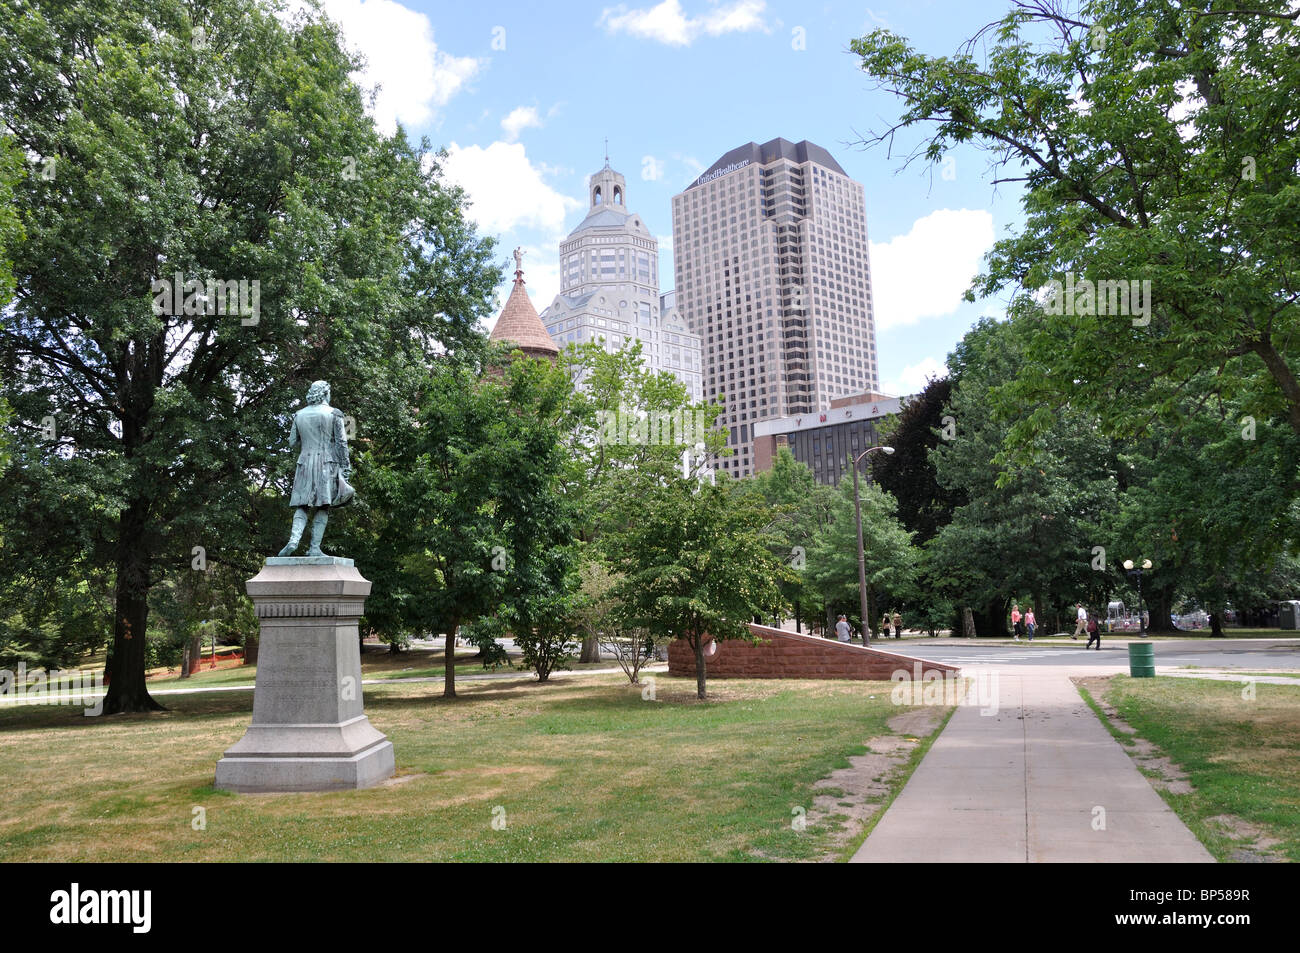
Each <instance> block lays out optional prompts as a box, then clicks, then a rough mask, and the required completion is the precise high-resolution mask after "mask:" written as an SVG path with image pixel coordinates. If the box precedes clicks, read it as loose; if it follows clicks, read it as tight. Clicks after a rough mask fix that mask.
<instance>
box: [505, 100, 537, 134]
mask: <svg viewBox="0 0 1300 953" xmlns="http://www.w3.org/2000/svg"><path fill="white" fill-rule="evenodd" d="M501 128H502V129H504V130H505V133H506V141H507V142H514V141H515V140H516V139H518V138H519V134H520V133H521V132H523V131H524V130H525V129H528V128H535V129H540V128H542V117H541V116H539V115H537V110H536V109H534V108H533V107H532V106H516V107H515V108H514V109H512V110H510V113H509V115H507V116H506V117H505V118H504V119H502V120H501Z"/></svg>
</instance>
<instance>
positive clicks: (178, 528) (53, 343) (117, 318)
mask: <svg viewBox="0 0 1300 953" xmlns="http://www.w3.org/2000/svg"><path fill="white" fill-rule="evenodd" d="M282 14H283V10H282V9H279V8H277V6H276V5H275V4H273V3H263V2H256V0H212V2H207V3H193V2H186V0H88V2H83V3H78V4H66V3H58V2H44V0H28V2H24V3H21V4H18V5H15V4H6V5H4V6H3V8H0V115H2V116H3V117H4V118H3V122H4V123H5V124H6V127H7V128H6V130H5V131H6V132H7V133H8V134H10V135H11V136H12V137H13V139H14V140H15V142H16V143H17V145H18V147H19V148H21V149H22V150H24V151H25V152H26V153H27V154H28V155H29V156H31V157H33V158H34V161H35V162H36V163H37V166H38V168H39V169H40V170H41V174H33V175H29V176H27V177H26V178H25V179H24V180H23V181H22V182H21V183H20V184H19V186H18V188H17V191H16V194H15V198H14V202H15V207H16V208H17V209H18V212H19V214H20V216H21V220H22V224H23V225H24V227H25V228H26V231H27V237H26V240H25V241H24V242H23V243H22V244H21V245H20V246H19V248H18V250H17V252H16V254H15V257H14V275H15V281H16V286H17V295H16V299H15V302H14V306H13V308H12V309H11V310H7V311H5V312H4V313H3V317H2V318H0V363H3V365H4V366H5V367H6V368H9V369H11V373H9V374H7V375H6V377H5V381H4V383H5V391H6V393H5V396H7V397H8V399H9V401H10V403H11V404H12V406H13V409H14V416H15V426H16V427H17V439H18V441H19V450H18V452H17V453H15V460H14V462H13V464H12V465H11V466H12V467H18V468H20V469H21V470H22V471H23V477H24V478H25V479H28V480H48V479H64V478H66V479H67V480H68V482H67V484H66V486H65V489H66V490H67V492H68V493H69V494H70V495H71V496H72V497H76V495H77V491H78V490H79V486H78V484H77V482H76V481H77V479H78V478H79V476H78V474H77V473H72V472H62V471H60V472H57V473H56V472H54V471H55V468H54V467H52V465H51V464H52V461H53V459H54V458H55V457H63V458H67V457H69V456H72V457H75V458H76V459H78V460H80V461H84V462H85V463H87V464H89V465H90V466H91V467H93V468H94V470H95V471H96V472H98V473H102V474H107V475H111V483H112V485H113V486H114V487H115V488H116V489H115V495H114V496H113V497H112V498H111V500H110V501H109V502H110V503H111V506H109V507H108V508H107V512H106V514H105V515H106V517H107V518H106V519H105V520H104V521H103V522H102V523H100V524H99V525H97V526H96V527H94V528H93V530H92V532H93V533H95V534H97V535H98V537H99V538H98V539H97V540H96V541H95V542H96V544H97V545H102V546H103V548H105V549H106V550H107V551H108V552H109V554H110V558H111V564H112V566H113V570H114V577H115V597H114V603H115V607H114V613H113V641H112V647H111V662H110V668H109V675H110V677H111V683H110V686H109V690H108V696H107V698H106V699H105V708H104V710H105V711H106V712H123V711H143V710H150V709H153V708H156V707H158V706H157V704H156V703H155V702H154V701H153V699H152V698H151V697H150V696H149V694H148V691H147V690H146V688H145V682H144V659H145V654H144V647H145V646H144V642H145V631H146V628H147V620H148V611H149V608H148V596H149V592H150V589H151V587H152V586H154V585H155V584H156V583H157V581H158V580H159V579H160V578H161V576H162V574H163V571H164V570H165V569H166V568H168V567H178V566H180V565H183V564H185V563H188V562H189V560H190V558H191V552H192V549H193V547H194V546H204V547H205V548H206V550H207V556H208V558H215V559H220V558H222V553H223V550H224V551H227V552H231V553H233V554H236V555H238V554H246V553H247V552H248V551H249V550H251V549H253V548H254V547H255V546H256V545H257V544H256V542H255V541H256V539H257V535H256V534H257V530H258V527H256V526H253V525H251V523H250V520H249V518H248V517H249V515H250V513H252V512H253V508H252V500H251V497H252V495H253V494H254V493H255V492H256V490H257V488H258V486H259V485H261V486H263V487H267V488H268V489H269V491H270V492H275V491H276V490H283V488H284V482H285V480H286V479H287V476H288V473H289V471H290V469H291V467H290V466H288V462H291V461H287V454H286V451H285V448H284V434H285V433H286V432H287V429H288V428H287V423H288V414H289V413H290V412H291V411H292V410H293V409H294V407H295V406H296V405H298V404H299V403H301V400H302V394H303V393H304V392H305V390H306V387H307V385H308V384H309V383H310V381H311V380H313V379H315V378H325V379H328V380H330V382H331V383H332V384H333V390H334V395H335V397H336V399H337V400H338V401H339V403H340V404H341V405H342V406H344V407H345V409H346V410H347V411H348V413H350V414H352V415H354V416H355V418H356V420H357V421H358V422H359V423H358V428H359V429H360V430H361V431H363V432H364V431H365V430H366V429H367V428H374V429H377V430H378V429H382V428H383V427H385V426H387V425H389V423H390V422H391V421H392V419H393V418H394V417H400V416H401V415H402V414H403V413H405V410H406V407H407V406H409V404H410V397H409V394H410V392H411V391H412V389H413V387H414V382H415V381H416V380H418V378H419V371H420V369H421V368H422V366H423V364H424V363H425V353H426V351H427V350H428V349H429V348H431V347H435V346H437V347H442V348H447V349H452V350H456V349H461V348H465V347H467V346H473V345H474V342H475V341H476V340H477V337H478V336H477V334H476V332H475V331H474V330H473V325H474V324H475V322H476V321H477V319H478V318H479V317H481V316H484V315H485V314H486V313H487V310H488V305H489V297H490V294H491V289H492V287H493V286H494V284H495V281H496V279H497V277H498V274H497V273H496V272H495V270H494V269H493V268H492V267H490V263H489V260H488V259H489V255H490V245H489V244H487V243H485V242H483V241H481V240H480V239H478V238H477V237H476V236H475V234H474V230H473V228H472V226H470V225H469V224H468V223H467V222H466V220H465V219H464V217H463V215H462V210H461V206H462V204H463V196H462V195H461V194H460V193H459V192H458V191H457V190H455V189H451V188H448V187H446V186H444V185H443V184H442V182H441V180H440V172H439V167H438V162H437V160H436V157H434V156H432V155H430V154H429V153H428V151H427V147H425V146H424V145H421V146H420V147H415V146H413V145H411V144H410V143H408V141H407V140H406V137H405V135H404V134H403V133H402V132H401V131H400V130H399V131H398V133H397V134H396V135H395V136H393V137H384V136H382V135H380V134H379V133H378V132H377V131H376V130H375V127H374V124H373V122H372V121H371V120H370V119H369V118H368V117H367V116H366V114H365V111H364V109H363V96H362V92H361V90H360V89H358V87H357V86H356V85H355V84H354V83H353V81H352V80H351V79H350V78H349V76H350V75H351V74H352V73H353V72H354V71H356V70H357V69H358V67H359V66H360V63H359V62H358V61H357V60H356V59H355V58H354V57H352V56H351V55H349V54H347V53H346V52H345V51H344V49H343V44H342V42H341V38H340V35H339V32H338V30H337V28H336V27H335V26H333V25H332V24H330V23H328V22H326V21H323V20H321V19H320V18H319V16H318V15H317V14H315V13H313V12H312V11H307V12H300V13H299V14H297V15H296V16H295V18H294V19H293V20H292V21H291V22H290V23H288V24H286V19H285V18H284V16H283V15H282ZM177 275H179V276H180V280H181V282H182V285H181V287H171V283H172V282H173V281H174V280H175V276H177ZM157 281H162V282H164V283H165V284H163V285H157V284H155V282H157ZM207 281H214V282H238V281H245V282H247V283H248V284H246V285H244V286H243V289H242V290H243V292H244V293H243V297H242V300H241V302H240V303H241V305H248V307H247V308H239V309H232V308H230V307H229V304H230V302H229V301H227V302H225V303H226V304H227V308H226V309H225V310H224V311H223V309H222V308H221V307H219V306H218V300H219V296H218V295H214V293H213V291H214V288H215V286H206V287H204V286H203V285H202V283H204V282H207ZM189 282H195V283H196V284H194V285H190V284H187V283H189ZM253 282H257V284H256V286H254V285H253ZM224 287H225V286H224V285H223V286H222V287H221V288H216V290H217V291H220V290H222V289H224ZM200 288H202V290H199V289H200ZM254 288H256V293H257V300H256V304H257V306H256V309H254V307H253V303H254V297H253V295H254ZM232 311H237V313H231V312H232ZM47 417H53V418H54V419H55V420H56V422H57V425H58V426H57V438H56V439H55V440H43V439H42V438H43V436H44V434H43V433H42V428H41V421H42V420H43V419H44V418H47ZM8 482H9V480H6V483H8ZM55 495H57V494H55ZM281 515H282V518H283V520H284V521H285V522H286V523H287V517H288V510H287V508H286V509H285V510H284V511H283V514H281ZM280 533H283V529H281V530H280V531H279V532H278V533H276V534H275V535H277V536H278V535H280ZM233 558H235V556H233V555H232V557H231V561H233Z"/></svg>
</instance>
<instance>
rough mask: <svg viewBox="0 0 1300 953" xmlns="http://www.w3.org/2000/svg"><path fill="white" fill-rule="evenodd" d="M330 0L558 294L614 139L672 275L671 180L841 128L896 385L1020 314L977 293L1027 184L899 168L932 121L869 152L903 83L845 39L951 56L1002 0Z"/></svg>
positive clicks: (957, 168) (891, 383) (664, 278)
mask: <svg viewBox="0 0 1300 953" xmlns="http://www.w3.org/2000/svg"><path fill="white" fill-rule="evenodd" d="M322 5H323V7H324V8H325V10H326V11H327V13H329V14H330V16H332V17H333V18H334V19H336V20H338V21H339V22H340V23H341V24H342V26H343V29H344V32H345V34H346V36H347V38H348V41H349V43H350V44H352V45H353V46H354V47H355V48H356V49H358V50H359V51H360V52H362V53H363V54H364V55H365V56H366V57H367V59H368V61H369V64H370V66H369V68H368V70H367V71H366V73H365V74H363V75H360V76H358V79H359V81H361V82H362V84H363V85H366V86H369V87H375V86H378V87H379V92H378V95H377V99H376V101H375V104H374V110H373V111H374V115H375V118H376V121H377V122H378V123H379V124H380V125H381V126H382V127H385V128H388V129H391V128H393V125H394V124H395V123H396V122H399V121H400V122H401V123H402V125H403V126H405V127H406V129H407V131H408V133H410V134H411V135H412V137H413V138H418V137H419V136H422V135H423V136H427V137H428V138H429V139H430V141H431V142H432V144H433V145H434V146H435V147H445V148H446V149H448V151H449V153H450V157H449V159H448V162H447V164H446V173H447V176H448V178H450V179H452V180H453V181H456V182H457V183H458V184H460V185H462V186H464V187H465V188H466V190H467V191H468V192H469V194H470V197H471V199H472V200H473V205H472V207H471V209H470V215H471V217H472V218H474V219H475V220H476V221H477V222H478V223H479V225H480V229H481V230H482V232H483V233H485V234H490V235H493V236H495V237H497V238H499V240H500V242H501V244H500V247H499V248H498V257H499V259H500V261H501V262H503V263H505V262H506V261H507V260H508V258H509V255H510V251H511V250H512V249H513V248H514V247H515V246H516V245H520V246H523V247H524V249H525V251H526V258H525V262H524V267H525V270H526V273H527V282H528V289H529V292H530V294H531V295H532V299H533V303H534V305H536V307H537V309H538V310H539V311H540V310H542V309H543V308H544V307H545V306H546V305H547V304H549V303H550V301H551V299H552V297H553V296H554V294H555V292H556V291H558V289H559V280H558V267H557V257H558V243H559V240H560V239H561V238H562V237H563V236H564V235H566V234H567V233H568V232H569V231H570V230H572V229H573V228H574V227H575V226H576V225H577V224H578V222H579V221H581V219H582V217H583V215H584V214H585V213H586V208H587V202H586V181H587V176H588V175H589V174H591V173H593V172H595V171H596V170H597V169H599V168H600V167H601V166H602V165H603V163H604V148H605V146H604V141H605V139H606V137H608V139H609V156H610V163H611V165H613V166H614V167H615V168H616V169H618V170H619V171H620V172H622V173H623V174H624V175H625V176H626V177H627V180H628V206H629V208H631V209H632V210H633V211H635V212H637V213H638V214H640V215H641V216H642V218H643V219H644V220H645V222H646V224H647V225H648V226H649V228H650V230H651V231H652V232H653V233H654V234H655V235H657V236H658V237H659V239H660V285H661V289H662V290H667V289H668V288H670V287H671V286H672V283H673V282H672V254H671V236H672V216H671V198H672V196H673V195H674V194H676V193H677V192H680V191H681V190H682V189H683V188H684V187H685V186H686V185H687V184H688V183H689V182H690V181H691V179H692V178H694V176H696V175H698V174H699V172H701V171H702V170H703V169H705V168H707V167H708V166H709V165H710V164H711V163H712V162H713V161H714V160H715V159H717V158H718V157H719V156H721V155H722V154H723V153H724V152H727V151H728V150H730V149H732V148H734V147H736V146H738V145H742V144H744V143H747V142H749V141H751V140H753V141H756V142H764V141H766V140H768V139H772V138H775V137H777V136H784V137H785V138H787V139H790V140H792V141H798V140H800V139H809V140H811V141H813V142H816V143H818V144H819V145H821V146H824V147H825V148H826V149H828V150H829V151H830V152H831V154H832V155H834V156H835V158H836V159H837V160H838V161H839V163H840V164H841V165H842V166H843V167H844V169H845V170H846V171H847V172H848V174H849V175H850V176H852V177H853V178H855V179H857V180H858V181H860V182H862V183H863V184H864V186H865V188H866V199H867V221H868V230H869V233H870V238H871V257H872V262H871V265H872V272H873V279H874V291H875V311H876V316H877V332H876V334H877V343H878V348H879V354H880V371H881V381H882V386H883V389H885V390H886V391H888V392H891V393H900V392H911V391H914V390H916V389H918V388H919V387H920V386H921V385H922V383H923V381H924V377H925V375H926V374H927V373H930V372H933V371H935V370H937V369H938V368H939V367H940V366H941V365H942V364H943V362H944V360H945V358H946V356H947V354H948V352H949V350H951V348H952V346H953V345H954V344H955V343H956V342H957V341H958V340H959V339H960V338H961V336H962V334H963V333H965V331H966V330H967V329H968V328H969V327H970V326H971V324H972V323H974V322H975V321H976V320H977V319H978V318H979V317H980V315H981V314H996V315H999V316H1000V315H1001V313H1002V309H1003V303H1002V302H1001V301H984V302H978V303H975V304H966V303H963V302H961V300H960V298H961V293H962V291H963V290H964V289H965V288H966V286H967V284H968V283H969V279H970V278H971V276H972V275H974V274H975V273H976V272H977V271H978V270H979V268H980V263H981V259H982V256H983V254H984V253H985V252H986V251H987V250H988V249H989V247H990V246H991V244H992V242H993V241H994V239H995V237H997V236H1000V235H1003V234H1005V233H1006V230H1007V228H1008V226H1014V225H1017V224H1018V222H1019V207H1018V198H1019V193H1018V190H1017V189H1016V187H1015V186H1005V185H1004V186H1001V187H1000V188H996V189H995V187H994V186H993V185H992V184H991V183H990V181H989V180H990V178H991V176H990V173H989V171H988V168H987V160H986V158H985V156H983V155H982V154H980V153H978V152H976V151H974V150H971V151H964V152H959V153H957V154H956V155H955V157H954V160H955V161H954V162H953V163H952V164H950V166H949V167H948V168H947V169H946V170H945V169H944V168H942V167H939V166H932V165H928V164H926V163H924V162H917V163H914V164H913V165H912V166H910V167H908V168H907V169H902V160H901V155H902V154H905V153H906V151H907V150H908V149H909V148H910V147H911V146H912V145H914V144H915V143H916V141H917V138H916V137H917V135H918V133H915V132H913V133H904V134H901V135H900V138H899V139H898V141H897V143H896V148H895V155H894V157H893V158H892V159H891V158H890V157H889V155H888V154H887V152H886V150H885V149H884V148H883V147H876V148H873V149H869V150H867V149H864V148H863V147H862V146H861V145H860V141H861V140H862V139H863V138H864V137H866V136H867V134H868V133H869V132H870V131H873V130H875V129H878V128H881V127H883V126H885V125H887V124H888V123H890V122H891V121H893V120H894V119H896V118H897V116H898V113H899V101H898V100H896V99H894V97H892V96H890V95H889V94H887V93H885V92H883V91H873V90H872V89H871V83H870V81H869V80H868V78H867V77H866V76H865V75H864V74H863V73H862V72H861V71H860V69H859V68H858V60H857V58H856V57H854V56H853V55H852V54H851V53H849V52H848V43H849V40H850V39H851V38H853V37H856V36H861V35H863V34H864V33H866V32H868V31H870V30H871V29H874V28H876V27H878V26H883V27H887V28H889V29H891V30H893V31H895V32H896V33H899V34H901V35H903V36H904V37H906V38H907V39H908V40H909V41H910V43H911V44H912V45H913V46H915V47H916V48H918V49H920V50H921V51H924V52H927V53H931V54H951V53H953V52H955V51H956V49H957V48H958V46H959V45H960V44H961V43H962V42H963V41H964V40H965V39H966V38H967V37H969V36H971V35H973V34H974V33H975V32H976V31H977V30H978V29H979V28H980V27H981V26H983V25H984V24H986V23H988V22H990V21H992V20H995V19H997V18H999V17H1000V16H1002V15H1003V14H1004V13H1005V12H1006V9H1007V4H1006V2H1005V0H997V2H987V0H973V2H958V0H932V2H925V0H921V2H915V0H912V2H892V0H891V2H884V0H876V2H874V3H873V4H872V5H871V6H866V5H859V4H849V3H826V4H810V3H798V2H783V0H767V2H764V0H662V2H659V0H639V2H638V0H633V2H627V3H621V4H611V3H608V2H595V3H574V2H566V3H563V4H557V3H545V4H543V3H513V2H511V3H496V4H481V3H480V4H463V3H462V4H450V3H435V2H430V0H406V2H405V3H400V4H399V3H397V2H394V0H322ZM512 269H513V263H511V270H512ZM507 290H508V287H507V286H503V287H502V289H501V292H502V297H501V300H504V292H505V291H507Z"/></svg>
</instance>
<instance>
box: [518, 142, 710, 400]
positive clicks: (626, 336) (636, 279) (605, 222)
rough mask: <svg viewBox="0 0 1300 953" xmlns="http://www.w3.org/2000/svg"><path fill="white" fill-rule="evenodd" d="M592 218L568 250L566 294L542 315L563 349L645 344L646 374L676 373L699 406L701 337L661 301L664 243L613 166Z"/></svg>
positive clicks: (603, 173)
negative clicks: (632, 203)
mask: <svg viewBox="0 0 1300 953" xmlns="http://www.w3.org/2000/svg"><path fill="white" fill-rule="evenodd" d="M589 190H590V199H591V207H590V209H589V210H588V212H587V216H586V218H584V219H583V220H582V222H581V223H579V225H578V227H577V228H575V229H574V230H573V231H572V232H571V233H570V234H569V237H568V238H566V239H564V241H563V242H561V243H560V293H559V294H558V295H556V296H555V300H554V301H552V302H551V304H550V306H549V307H548V308H546V309H545V310H544V311H543V312H542V314H541V319H542V323H543V324H544V325H545V326H546V331H547V333H548V334H549V335H550V336H551V340H552V341H554V342H555V344H556V346H557V347H559V348H561V349H563V348H564V347H566V346H567V345H569V344H586V343H590V342H593V341H595V342H601V341H603V342H604V345H605V347H606V349H608V350H614V349H617V348H621V347H626V346H628V345H629V344H631V343H632V342H634V341H638V340H639V341H640V342H641V354H642V358H643V359H644V361H645V364H646V366H647V367H648V368H649V369H650V370H654V371H669V372H670V373H672V374H674V375H676V376H677V377H678V378H679V379H681V381H682V382H683V383H684V384H685V385H686V391H687V393H688V394H689V395H690V398H691V400H692V401H693V402H694V401H699V400H700V399H701V396H702V394H703V378H702V375H703V369H702V367H701V363H700V362H701V358H702V355H701V348H700V337H699V335H697V334H692V333H691V331H690V329H689V328H688V327H687V325H686V321H685V320H684V319H683V318H682V317H681V315H680V314H678V312H677V307H676V304H675V296H674V294H673V292H671V291H670V292H667V293H666V294H662V295H661V294H660V293H659V243H658V242H657V241H656V240H655V237H654V236H653V235H651V234H650V230H649V229H648V228H646V225H645V222H644V221H642V219H641V216H639V215H637V214H636V213H635V212H630V211H628V208H627V182H626V181H625V180H624V178H623V176H622V175H621V174H620V173H618V172H615V171H614V170H613V169H611V168H610V166H609V160H608V159H606V160H605V167H604V168H603V169H601V170H600V171H599V172H597V173H596V174H595V175H593V176H592V177H591V180H590V184H589Z"/></svg>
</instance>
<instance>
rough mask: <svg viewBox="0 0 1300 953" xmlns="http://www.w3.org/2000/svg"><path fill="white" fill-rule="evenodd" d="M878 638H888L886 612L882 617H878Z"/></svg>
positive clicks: (887, 617) (887, 616)
mask: <svg viewBox="0 0 1300 953" xmlns="http://www.w3.org/2000/svg"><path fill="white" fill-rule="evenodd" d="M880 637H881V638H882V639H887V638H889V613H888V612H886V613H885V614H884V615H882V616H881V617H880Z"/></svg>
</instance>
